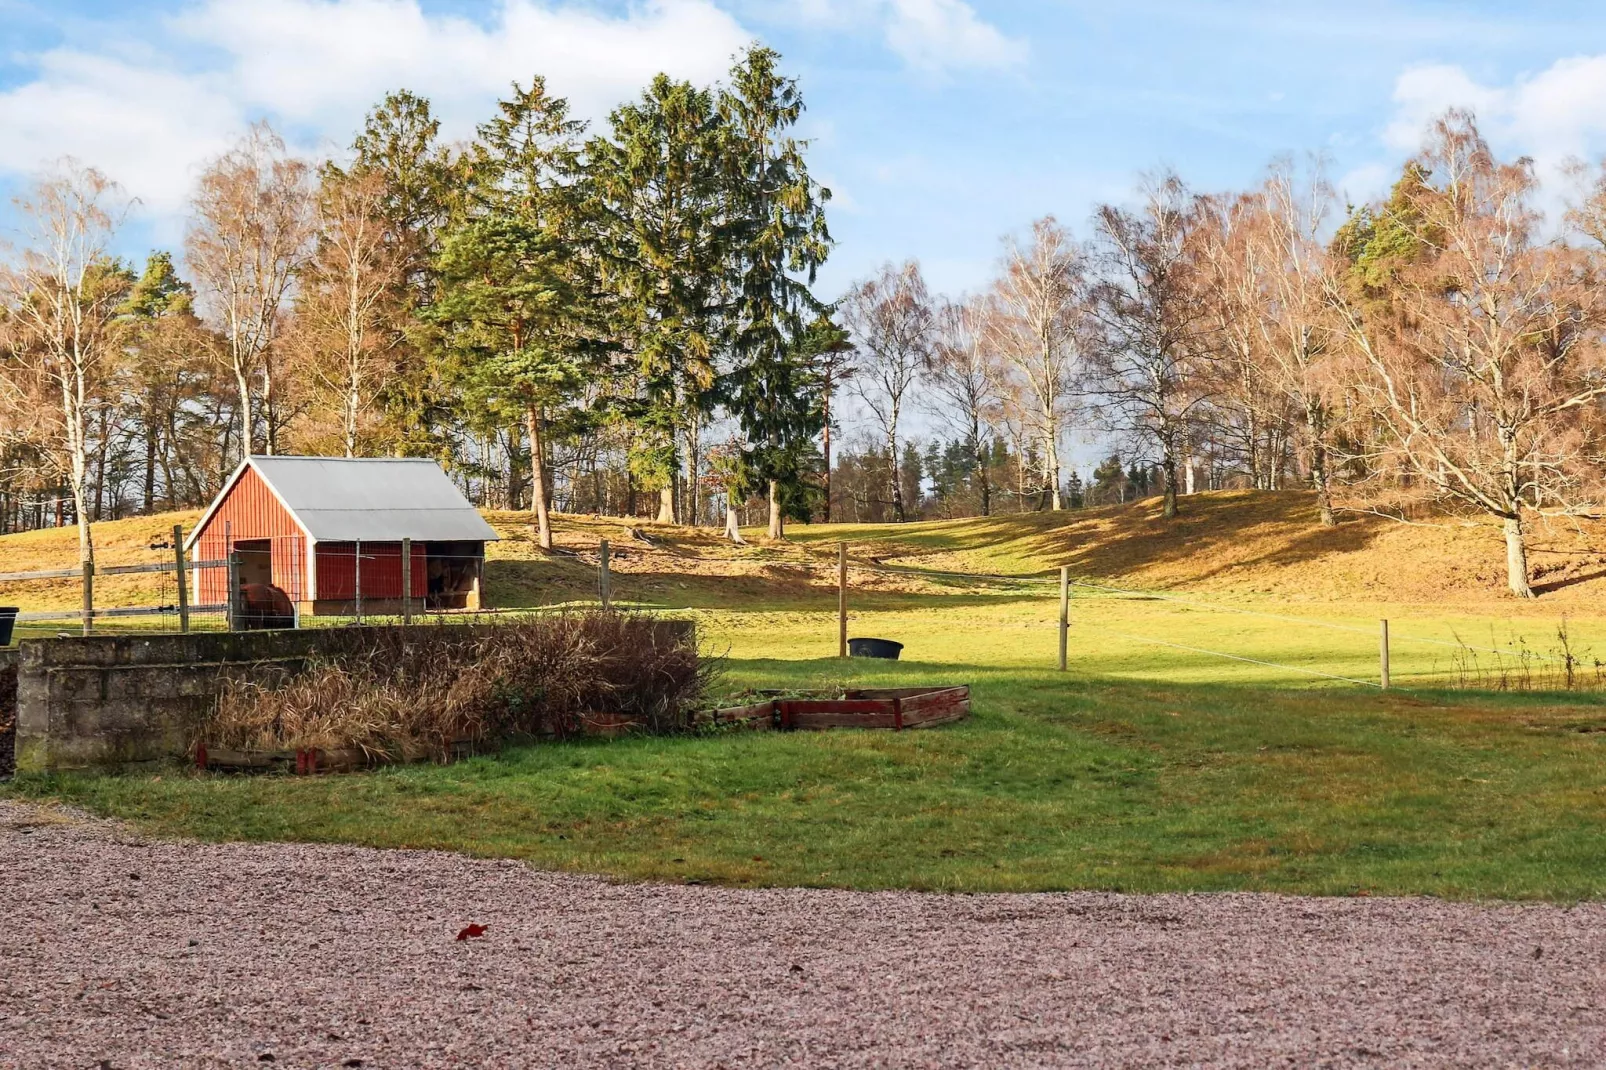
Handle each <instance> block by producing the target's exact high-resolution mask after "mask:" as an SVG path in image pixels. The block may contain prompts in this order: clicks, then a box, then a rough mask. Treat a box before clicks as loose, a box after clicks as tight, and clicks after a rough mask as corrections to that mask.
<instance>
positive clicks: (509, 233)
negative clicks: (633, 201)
mask: <svg viewBox="0 0 1606 1070" xmlns="http://www.w3.org/2000/svg"><path fill="white" fill-rule="evenodd" d="M513 89H514V93H513V96H512V97H511V98H510V99H508V100H505V101H502V102H501V103H500V104H499V105H498V110H499V112H500V114H499V115H498V116H497V117H496V118H495V119H493V120H492V121H491V122H489V123H486V124H484V125H482V126H481V127H480V128H479V139H478V141H477V143H476V144H475V145H474V147H473V150H472V152H471V154H470V156H469V158H468V160H467V161H466V166H465V171H464V178H465V181H466V186H465V195H464V199H463V202H462V204H461V206H460V207H459V210H458V212H457V213H456V215H455V217H454V219H453V222H452V225H451V228H450V231H449V233H448V235H447V237H446V240H445V242H444V243H443V245H442V248H441V252H440V255H439V257H438V258H437V269H438V270H439V272H440V277H441V293H440V299H439V301H438V302H437V304H436V305H435V307H434V308H433V309H432V316H433V318H434V319H435V320H436V321H437V322H438V323H441V324H442V325H443V326H444V327H445V328H446V330H447V335H446V342H447V344H448V345H449V346H450V348H451V349H452V351H453V354H454V356H455V358H456V367H455V372H456V378H457V380H458V382H459V383H460V384H461V386H462V388H463V389H464V390H465V391H466V392H467V393H468V395H469V396H470V397H471V398H472V399H473V400H474V401H475V402H477V403H478V404H480V405H481V406H483V407H484V408H485V410H486V412H487V413H489V414H492V415H495V416H499V417H501V418H503V419H505V420H507V421H511V427H510V428H509V439H510V442H511V441H513V440H516V439H517V438H518V437H520V436H519V433H518V424H517V420H518V418H519V417H520V416H522V418H523V421H524V425H525V427H524V431H525V433H526V434H527V435H528V438H529V450H530V474H531V477H532V479H531V482H532V494H531V505H532V507H533V509H534V512H535V519H536V532H537V538H538V540H539V542H540V545H541V547H542V549H546V550H550V549H551V548H552V522H551V516H550V497H549V495H550V481H549V480H548V478H547V473H546V457H547V442H546V438H545V430H546V425H547V421H548V420H549V419H550V418H551V417H552V415H553V413H554V410H561V409H562V408H563V407H564V406H565V405H566V404H567V403H568V402H569V401H570V400H571V399H572V398H573V396H574V394H575V392H576V391H577V389H578V388H579V387H580V385H581V384H582V383H583V382H584V381H585V378H586V372H587V365H588V363H589V361H590V359H591V358H593V357H594V355H595V351H596V347H595V346H594V345H593V344H592V343H591V342H589V340H588V337H589V335H588V329H589V328H591V327H593V326H594V325H593V324H591V323H590V322H588V316H589V313H590V311H591V309H592V307H593V302H592V301H591V295H592V288H591V284H590V280H589V278H588V271H589V269H590V267H591V264H592V262H593V258H591V257H588V256H587V255H586V252H585V249H584V229H583V221H582V213H581V205H580V199H579V197H578V196H577V195H576V190H575V186H574V182H573V178H574V175H575V172H576V169H577V166H578V156H579V153H578V146H579V139H580V134H581V132H582V130H583V126H582V124H581V123H578V122H576V121H574V120H571V119H570V118H569V117H568V115H569V106H568V102H567V101H565V100H563V99H561V98H557V97H553V96H550V95H549V94H548V93H547V91H546V85H545V83H544V82H543V81H542V79H540V78H536V79H535V80H533V81H532V82H531V84H530V87H529V88H528V89H523V88H520V87H519V86H518V85H515V86H514V87H513ZM510 452H512V453H516V449H512V450H510Z"/></svg>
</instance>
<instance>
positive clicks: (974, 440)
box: [970, 423, 993, 516]
mask: <svg viewBox="0 0 1606 1070" xmlns="http://www.w3.org/2000/svg"><path fill="white" fill-rule="evenodd" d="M970 441H971V446H970V455H971V457H972V458H973V459H974V460H975V462H976V479H977V481H978V482H979V483H980V484H981V515H982V516H992V515H993V485H992V481H991V480H989V479H988V478H987V458H986V457H984V456H982V445H981V433H980V431H979V430H978V429H977V428H976V426H975V424H974V423H972V425H971V428H970Z"/></svg>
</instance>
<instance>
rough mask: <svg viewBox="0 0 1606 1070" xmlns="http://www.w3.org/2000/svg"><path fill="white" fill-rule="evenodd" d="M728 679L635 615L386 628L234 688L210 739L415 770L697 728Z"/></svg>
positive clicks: (208, 732)
mask: <svg viewBox="0 0 1606 1070" xmlns="http://www.w3.org/2000/svg"><path fill="white" fill-rule="evenodd" d="M719 671H720V664H719V661H718V660H717V659H705V658H702V657H700V656H699V655H698V652H697V648H696V645H695V643H694V642H692V641H691V640H690V639H689V638H680V637H673V636H671V635H670V634H669V633H668V631H667V630H665V629H662V628H660V627H659V626H658V622H656V621H654V620H652V619H651V618H648V617H639V616H631V615H628V614H619V613H604V612H592V613H583V614H561V615H555V616H550V617H540V618H533V619H528V620H522V621H517V622H510V623H499V624H496V625H492V626H488V627H486V628H484V629H480V630H476V631H473V632H470V633H467V634H464V633H462V632H457V631H453V632H446V631H442V632H440V633H439V634H438V635H432V634H430V633H429V632H428V631H427V630H421V629H413V630H410V631H384V632H378V633H376V635H375V639H374V643H373V645H372V646H371V647H369V648H368V649H366V650H364V651H362V652H361V653H359V654H357V655H354V656H342V657H340V658H331V659H328V660H323V661H318V662H316V663H314V664H312V665H310V666H308V667H307V669H306V670H305V671H304V672H302V673H299V674H297V675H295V676H293V677H291V678H289V679H287V680H285V681H283V682H282V683H280V684H277V685H273V684H262V683H251V682H240V683H235V684H232V685H231V686H230V687H228V688H227V689H226V690H225V692H224V694H223V695H222V697H221V698H220V699H219V702H218V707H217V711H216V713H215V714H214V715H213V716H212V717H211V718H210V719H209V720H208V721H207V723H206V724H205V726H204V728H203V730H202V736H203V738H204V739H205V740H206V741H207V742H208V743H210V744H212V745H214V746H224V747H238V748H241V749H246V750H254V749H266V750H276V749H289V748H299V747H319V748H325V749H337V748H357V749H361V750H362V751H363V752H364V753H366V754H368V755H370V756H371V757H375V758H380V759H384V760H393V761H394V760H401V761H406V760H415V759H420V758H431V757H444V756H446V755H447V754H448V753H450V751H451V748H452V745H453V744H454V743H459V742H463V741H473V742H482V741H487V740H504V739H513V738H520V737H537V736H560V737H561V736H567V735H572V734H575V733H578V732H579V731H580V730H581V728H582V726H583V722H584V719H585V718H586V716H587V715H593V714H603V713H606V714H619V715H623V716H624V717H627V718H629V719H631V720H634V721H638V722H639V723H640V724H641V725H642V726H643V728H645V729H646V730H647V731H649V732H656V733H667V732H673V731H678V730H681V729H684V728H686V727H688V726H689V725H690V723H691V719H692V714H693V712H694V711H695V709H696V708H697V706H698V704H699V703H700V702H701V701H702V699H703V697H704V695H705V694H706V693H707V691H708V689H709V687H710V685H711V684H712V682H713V680H714V678H715V676H716V675H717V674H718V672H719Z"/></svg>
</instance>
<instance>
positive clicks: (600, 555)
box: [597, 539, 613, 610]
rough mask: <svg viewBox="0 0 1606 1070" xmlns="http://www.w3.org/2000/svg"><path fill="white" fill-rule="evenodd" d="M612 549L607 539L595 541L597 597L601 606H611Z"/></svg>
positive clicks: (605, 607)
mask: <svg viewBox="0 0 1606 1070" xmlns="http://www.w3.org/2000/svg"><path fill="white" fill-rule="evenodd" d="M612 552H613V551H612V550H611V548H610V547H609V545H608V540H607V539H601V540H599V541H598V543H597V597H598V598H599V599H601V601H602V608H603V609H604V610H609V609H612V608H613V566H612V564H611V560H612V557H611V555H612Z"/></svg>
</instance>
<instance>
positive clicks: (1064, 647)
mask: <svg viewBox="0 0 1606 1070" xmlns="http://www.w3.org/2000/svg"><path fill="white" fill-rule="evenodd" d="M1070 647H1071V570H1070V569H1069V568H1062V569H1060V672H1064V671H1065V665H1066V659H1067V657H1068V656H1069V654H1070Z"/></svg>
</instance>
